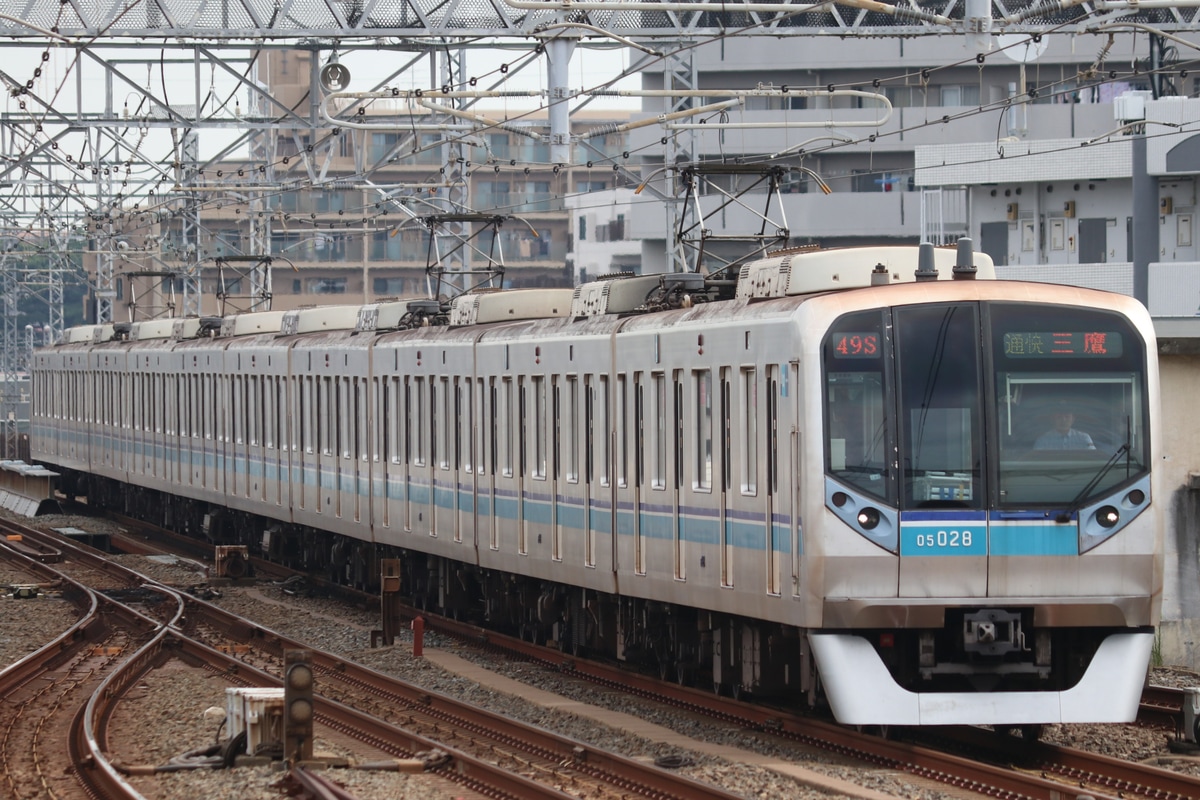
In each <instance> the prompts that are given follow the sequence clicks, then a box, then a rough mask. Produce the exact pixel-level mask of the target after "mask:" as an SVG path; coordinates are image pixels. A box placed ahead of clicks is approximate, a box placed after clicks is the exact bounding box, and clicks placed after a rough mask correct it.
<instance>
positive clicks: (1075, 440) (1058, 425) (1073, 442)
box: [1033, 403, 1096, 450]
mask: <svg viewBox="0 0 1200 800" xmlns="http://www.w3.org/2000/svg"><path fill="white" fill-rule="evenodd" d="M1053 419H1054V427H1053V428H1051V429H1050V430H1048V431H1046V432H1045V433H1043V434H1042V435H1041V436H1039V437H1038V438H1037V441H1035V442H1034V443H1033V449H1034V450H1095V449H1096V445H1095V443H1094V442H1092V437H1091V436H1088V435H1087V434H1086V433H1084V432H1083V431H1079V430H1075V427H1074V425H1075V412H1074V411H1073V410H1072V409H1071V407H1070V406H1068V405H1066V404H1061V403H1060V404H1059V405H1057V406H1055V407H1054V409H1053Z"/></svg>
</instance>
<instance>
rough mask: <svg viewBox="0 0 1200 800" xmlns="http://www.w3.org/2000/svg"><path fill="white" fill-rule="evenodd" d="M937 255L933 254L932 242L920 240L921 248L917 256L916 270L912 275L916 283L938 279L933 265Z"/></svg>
mask: <svg viewBox="0 0 1200 800" xmlns="http://www.w3.org/2000/svg"><path fill="white" fill-rule="evenodd" d="M936 258H937V256H936V255H935V254H934V250H933V243H932V242H921V249H920V251H919V254H918V256H917V271H916V272H914V273H913V276H914V277H915V278H916V279H917V283H921V282H922V281H936V280H937V279H938V271H937V268H936V267H935V266H934V264H936V263H937V262H936V261H935V259H936Z"/></svg>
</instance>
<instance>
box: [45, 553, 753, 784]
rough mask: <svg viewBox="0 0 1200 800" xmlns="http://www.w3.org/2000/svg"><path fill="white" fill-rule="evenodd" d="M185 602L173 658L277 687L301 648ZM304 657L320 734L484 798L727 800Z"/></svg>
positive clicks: (331, 660) (372, 675)
mask: <svg viewBox="0 0 1200 800" xmlns="http://www.w3.org/2000/svg"><path fill="white" fill-rule="evenodd" d="M31 536H32V538H38V537H37V536H36V535H33V534H31ZM62 546H63V548H64V551H65V552H66V553H67V554H68V557H67V559H66V561H69V562H71V563H75V562H77V561H79V562H85V563H91V562H97V561H103V562H104V563H106V564H111V566H110V567H108V568H106V569H97V570H96V574H99V575H103V576H105V577H107V576H108V574H109V571H110V570H115V571H116V572H118V573H121V572H126V571H125V568H124V567H121V566H119V565H116V564H112V563H111V562H107V561H104V559H103V557H102V556H101V555H100V554H98V553H90V552H88V551H87V550H84V549H82V548H77V547H76V546H74V545H73V544H70V543H64V544H63V545H62ZM126 578H127V580H128V582H130V583H139V584H140V583H145V582H146V580H147V579H145V578H144V577H142V576H138V575H137V574H136V573H133V572H132V571H128V572H127V574H126ZM185 602H186V608H187V613H186V620H187V625H186V631H183V632H181V631H178V630H174V631H172V635H173V637H174V639H175V641H174V643H173V646H174V647H175V649H176V652H177V654H178V655H179V656H181V657H186V658H190V659H192V660H194V661H196V662H198V663H202V664H204V665H205V668H207V669H213V670H217V671H219V672H220V673H221V674H227V675H230V676H231V680H234V681H235V682H237V683H238V684H241V685H260V686H270V685H278V683H279V680H280V679H279V678H278V677H277V676H278V675H281V674H282V672H283V653H284V651H286V650H289V649H303V648H305V647H306V645H305V644H304V643H303V642H298V641H295V640H291V639H289V638H287V637H284V636H282V635H280V634H278V633H275V632H273V631H268V630H265V629H263V628H261V627H259V626H257V625H255V624H254V623H253V622H250V621H248V620H245V619H242V618H240V617H237V616H236V615H233V614H230V613H228V612H226V611H224V610H222V609H220V608H218V607H216V606H213V605H211V604H208V603H205V602H203V601H201V600H198V599H196V598H186V601H185ZM185 634H186V635H185ZM313 656H314V657H313V665H314V670H315V672H316V675H317V686H318V689H319V694H318V697H317V698H316V721H317V723H318V724H319V725H323V726H325V727H326V728H328V729H330V730H333V731H337V732H339V733H342V734H345V735H347V736H350V737H352V738H355V739H357V740H360V741H363V742H367V743H369V744H370V745H371V747H373V748H374V749H376V750H378V751H379V752H381V753H383V754H385V755H388V756H392V757H394V758H397V759H413V758H416V757H418V755H419V754H422V753H429V752H431V751H436V750H441V751H443V752H446V753H447V754H448V757H447V758H446V759H444V763H443V764H442V765H441V767H440V769H441V770H442V771H444V772H445V773H446V774H450V775H453V776H454V777H455V779H456V780H458V781H459V782H461V783H463V784H464V785H466V786H468V787H469V788H472V789H474V790H475V791H478V792H480V793H481V794H484V795H486V796H502V797H513V798H530V799H531V800H534V799H536V798H547V800H549V799H550V798H555V800H559V799H560V798H563V797H566V796H568V794H564V789H563V788H560V787H565V788H566V790H567V791H568V793H569V795H570V796H587V797H590V798H596V800H604V798H612V800H617V799H618V798H621V799H622V800H626V799H629V798H641V797H644V798H651V799H652V800H669V799H670V798H697V800H733V798H735V795H733V794H730V793H729V792H726V791H724V790H722V789H719V788H716V787H712V786H708V785H705V784H701V783H698V782H696V781H692V780H689V779H687V778H684V777H682V776H679V775H675V774H673V773H670V772H668V771H666V770H661V769H658V768H656V767H653V766H650V765H646V764H643V763H641V762H638V761H634V760H632V759H625V758H622V757H619V756H615V755H612V754H610V753H607V752H605V751H603V750H601V749H599V748H594V747H590V746H587V745H584V744H581V743H580V742H578V741H575V740H572V739H568V738H565V737H561V736H557V735H555V734H552V733H549V732H547V731H544V730H542V729H540V728H537V727H534V726H530V725H525V724H523V723H519V722H516V721H514V720H511V719H507V718H504V717H501V716H498V715H495V714H491V713H489V712H486V711H484V710H482V709H479V708H478V707H476V706H473V705H470V704H467V703H462V702H459V701H456V700H453V699H451V698H448V697H444V696H441V695H437V694H435V693H431V692H429V691H426V690H423V689H421V688H419V687H416V686H413V685H411V684H407V683H404V682H402V681H398V680H396V679H393V678H390V677H388V676H385V675H382V674H380V673H377V672H374V671H373V670H369V669H367V668H365V667H360V666H358V665H355V664H353V663H350V662H347V661H345V660H344V659H341V658H339V657H337V656H334V655H331V654H326V653H321V652H319V651H314V654H313ZM235 673H236V674H235ZM435 737H436V738H435ZM128 768H129V767H128V766H127V767H126V769H128Z"/></svg>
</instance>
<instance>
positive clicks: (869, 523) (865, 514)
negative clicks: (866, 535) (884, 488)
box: [857, 506, 879, 531]
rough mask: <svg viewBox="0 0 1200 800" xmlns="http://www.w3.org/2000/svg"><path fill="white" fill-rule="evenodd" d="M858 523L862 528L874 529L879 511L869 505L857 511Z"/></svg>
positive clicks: (877, 521)
mask: <svg viewBox="0 0 1200 800" xmlns="http://www.w3.org/2000/svg"><path fill="white" fill-rule="evenodd" d="M857 519H858V524H859V525H861V526H862V528H863V530H867V531H870V530H874V529H875V528H876V526H878V525H879V512H878V511H877V510H875V509H874V508H871V507H870V506H867V507H866V508H864V509H863V510H861V511H859V512H858V517H857Z"/></svg>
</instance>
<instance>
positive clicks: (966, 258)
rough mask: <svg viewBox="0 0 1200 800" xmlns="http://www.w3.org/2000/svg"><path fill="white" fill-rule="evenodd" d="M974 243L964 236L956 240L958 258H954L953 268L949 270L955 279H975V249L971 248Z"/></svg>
mask: <svg viewBox="0 0 1200 800" xmlns="http://www.w3.org/2000/svg"><path fill="white" fill-rule="evenodd" d="M974 244H975V243H974V242H972V241H971V240H970V239H968V238H967V237H966V236H964V237H962V238H961V239H959V240H958V258H957V259H955V261H954V269H953V270H951V272H952V273H953V275H954V279H955V280H962V281H970V280H975V272H976V269H975V251H974V250H973V249H972V248H973V247H974Z"/></svg>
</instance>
